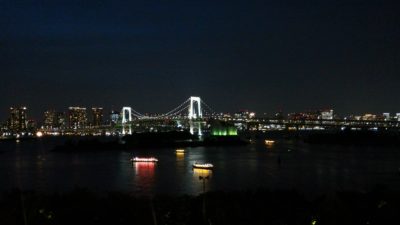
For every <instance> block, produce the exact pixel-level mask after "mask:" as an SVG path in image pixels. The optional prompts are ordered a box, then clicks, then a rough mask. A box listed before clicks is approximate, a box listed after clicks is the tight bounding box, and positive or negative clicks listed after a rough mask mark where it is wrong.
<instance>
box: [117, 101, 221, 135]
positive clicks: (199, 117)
mask: <svg viewBox="0 0 400 225" xmlns="http://www.w3.org/2000/svg"><path fill="white" fill-rule="evenodd" d="M212 114H214V110H213V109H212V108H211V107H210V106H208V105H207V104H206V103H205V102H204V101H203V100H202V99H201V98H200V97H197V96H191V97H190V98H188V99H186V100H185V101H184V102H182V103H181V104H179V105H178V106H177V107H175V108H173V109H172V110H170V111H168V112H166V113H162V114H157V115H153V116H150V115H145V114H143V113H140V112H138V111H136V110H135V109H133V108H132V107H130V106H124V107H123V108H122V110H121V119H120V121H119V122H120V124H121V126H122V128H123V130H122V133H123V134H130V133H131V132H132V131H131V128H130V127H129V126H130V125H131V124H132V123H133V122H138V121H157V120H165V119H171V120H184V121H186V122H188V125H189V127H190V128H189V129H190V132H191V133H192V134H193V133H194V132H195V130H196V131H197V133H198V134H199V135H201V134H202V133H201V122H202V121H203V119H205V118H206V117H208V116H211V115H212ZM127 127H128V128H127ZM125 128H126V129H125Z"/></svg>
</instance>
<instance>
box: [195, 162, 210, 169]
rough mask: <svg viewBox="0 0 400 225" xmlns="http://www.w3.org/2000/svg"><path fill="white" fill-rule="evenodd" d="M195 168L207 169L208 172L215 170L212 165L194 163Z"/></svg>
mask: <svg viewBox="0 0 400 225" xmlns="http://www.w3.org/2000/svg"><path fill="white" fill-rule="evenodd" d="M192 166H193V168H197V169H207V170H212V169H213V168H214V165H213V164H211V163H197V162H195V163H193V165H192Z"/></svg>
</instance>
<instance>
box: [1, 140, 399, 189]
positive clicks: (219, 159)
mask: <svg viewBox="0 0 400 225" xmlns="http://www.w3.org/2000/svg"><path fill="white" fill-rule="evenodd" d="M57 142H58V143H60V142H61V140H60V139H42V140H37V141H32V140H31V141H21V142H20V143H16V142H2V143H0V191H7V190H10V189H12V188H20V189H23V190H36V191H43V192H54V191H69V190H71V189H74V188H75V187H85V188H89V189H90V190H94V191H124V192H129V193H134V194H143V195H152V194H164V193H167V194H174V195H175V194H177V195H180V194H199V193H201V192H202V191H203V183H202V181H201V180H199V176H209V177H210V178H209V180H208V181H207V183H206V189H207V190H247V189H258V188H268V189H272V190H275V189H296V190H298V191H300V192H303V193H306V194H319V193H324V192H329V191H340V190H354V191H369V190H371V189H373V188H375V187H376V186H377V185H383V186H385V187H386V188H389V189H391V190H400V171H399V168H400V149H399V148H393V147H392V148H388V147H354V146H353V147H348V146H347V147H344V146H327V145H308V144H305V143H302V142H301V141H288V140H278V141H277V142H276V143H275V144H274V145H273V146H271V147H267V146H265V145H264V143H263V142H262V141H261V140H260V141H259V142H258V143H254V144H251V145H248V146H240V147H197V148H186V149H185V150H186V152H185V154H183V155H177V154H176V153H175V149H172V148H171V149H168V148H167V149H152V150H142V151H107V152H82V153H60V152H51V151H50V150H51V149H52V148H53V147H54V145H55V144H56V143H57ZM132 156H154V157H157V158H158V159H159V162H158V163H156V164H149V163H132V162H130V158H131V157H132ZM279 159H280V160H279ZM195 161H198V162H210V163H213V164H214V166H215V170H214V171H213V172H207V171H201V170H193V169H192V164H193V162H195ZM279 161H280V163H279Z"/></svg>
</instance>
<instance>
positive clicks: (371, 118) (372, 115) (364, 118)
mask: <svg viewBox="0 0 400 225" xmlns="http://www.w3.org/2000/svg"><path fill="white" fill-rule="evenodd" d="M361 120H376V115H374V114H369V113H367V114H365V115H364V116H362V117H361Z"/></svg>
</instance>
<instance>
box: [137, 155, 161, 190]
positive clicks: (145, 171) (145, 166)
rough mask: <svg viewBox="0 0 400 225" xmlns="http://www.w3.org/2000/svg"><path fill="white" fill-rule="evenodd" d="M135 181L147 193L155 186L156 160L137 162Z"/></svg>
mask: <svg viewBox="0 0 400 225" xmlns="http://www.w3.org/2000/svg"><path fill="white" fill-rule="evenodd" d="M133 164H134V165H133V166H134V168H135V183H136V185H137V187H138V188H139V189H141V191H142V192H143V193H147V192H148V191H150V190H151V189H152V188H153V184H154V181H155V176H154V175H155V168H156V163H154V162H135V163H133Z"/></svg>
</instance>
